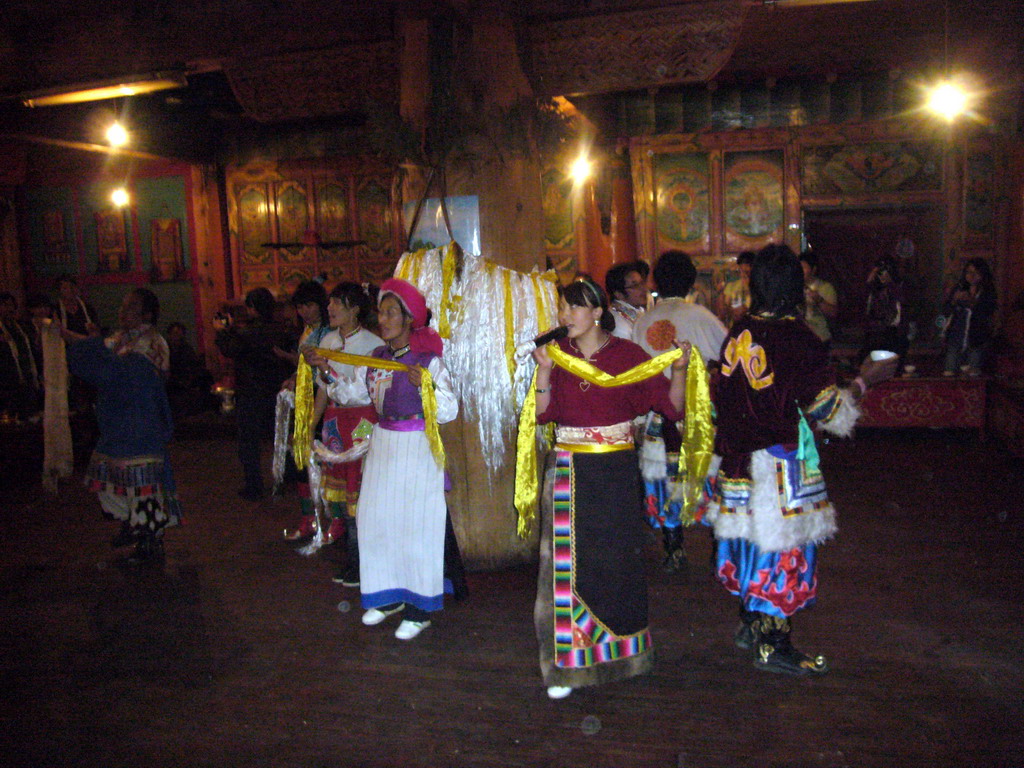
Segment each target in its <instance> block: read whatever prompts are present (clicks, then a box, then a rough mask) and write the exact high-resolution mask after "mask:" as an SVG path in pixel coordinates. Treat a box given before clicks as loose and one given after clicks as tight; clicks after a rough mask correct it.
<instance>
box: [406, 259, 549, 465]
mask: <svg viewBox="0 0 1024 768" xmlns="http://www.w3.org/2000/svg"><path fill="white" fill-rule="evenodd" d="M443 255H444V249H441V248H437V249H432V250H429V251H426V252H423V253H406V254H404V255H403V256H402V259H401V260H400V261H399V263H398V267H397V268H396V270H395V274H396V275H398V276H400V277H404V279H407V280H408V281H409V282H411V283H413V284H414V285H415V286H416V287H417V288H418V289H419V290H420V292H421V293H423V295H424V297H425V298H426V300H427V306H429V307H430V310H431V313H432V315H433V317H432V320H431V325H432V326H433V327H434V328H435V329H436V328H437V327H438V320H439V317H440V307H441V300H442V294H443V284H442V271H441V267H442V259H443ZM506 274H508V275H509V276H510V281H511V286H510V287H511V294H512V310H513V312H512V317H513V328H514V341H515V344H517V345H518V344H520V343H522V342H524V341H527V340H529V339H533V338H535V337H536V336H537V335H538V334H539V333H541V332H543V331H545V330H547V329H549V328H551V327H553V326H554V325H555V323H556V315H557V301H558V299H557V290H556V285H555V283H554V282H552V280H549V279H547V277H548V276H544V277H541V274H542V273H540V272H538V271H537V270H534V271H533V272H530V273H528V274H526V273H522V272H516V271H515V270H510V269H507V268H506V267H502V266H499V265H497V264H494V263H491V262H489V261H487V260H486V259H483V258H481V257H480V256H478V255H473V254H468V253H467V254H465V256H464V258H463V266H462V276H461V279H460V278H458V277H457V278H456V279H455V281H454V283H453V285H452V288H451V294H452V298H451V302H450V304H451V311H450V313H449V323H450V326H451V332H452V333H451V338H450V339H445V351H444V362H445V365H446V366H447V367H448V369H449V370H450V371H451V373H452V380H453V382H454V386H455V392H456V394H457V395H458V397H459V400H460V402H461V403H462V406H463V413H464V415H465V417H466V418H467V419H469V420H475V421H476V422H477V425H478V429H479V433H480V443H481V446H482V449H483V454H484V455H483V458H484V462H485V464H486V465H487V469H488V474H489V477H488V480H489V481H493V479H494V478H495V476H496V475H497V472H498V470H499V469H500V468H501V466H502V465H503V464H504V463H505V460H506V455H507V453H508V450H509V448H510V446H513V443H512V437H513V435H514V433H515V429H516V426H517V423H518V413H519V409H520V408H521V406H522V402H523V399H524V398H525V397H526V392H527V389H528V388H529V384H530V379H531V378H532V376H533V369H534V368H535V364H534V362H533V358H532V357H530V356H527V357H526V358H525V359H524V360H518V361H516V362H517V365H516V368H515V371H514V374H513V375H512V376H510V375H509V369H508V362H507V358H506V354H505V346H506V332H505V275H506ZM538 288H539V290H540V291H541V293H542V295H543V308H544V311H543V314H544V316H543V317H539V318H538V316H537V315H538V311H537V306H538V301H537V290H538Z"/></svg>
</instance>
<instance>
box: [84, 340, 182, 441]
mask: <svg viewBox="0 0 1024 768" xmlns="http://www.w3.org/2000/svg"><path fill="white" fill-rule="evenodd" d="M68 367H69V368H70V370H71V372H72V373H74V374H75V375H76V376H79V377H81V378H82V379H85V380H86V381H87V382H89V383H90V384H92V385H93V386H95V387H96V389H97V397H96V420H97V421H98V422H99V427H100V439H99V442H98V443H97V444H96V450H97V451H98V452H99V453H105V454H107V455H108V456H115V457H118V458H126V457H129V456H143V455H147V454H163V453H164V451H165V449H166V446H167V443H168V442H170V439H171V434H172V433H173V431H174V423H173V421H172V420H171V408H170V405H168V402H167V392H166V391H165V389H164V381H163V378H162V377H161V375H160V372H159V371H158V370H157V369H156V367H155V366H154V365H153V364H152V363H151V362H150V361H149V360H147V359H146V358H145V357H144V356H143V355H140V354H136V353H130V354H127V355H123V356H119V355H115V354H114V353H113V352H112V351H111V350H109V349H107V347H106V345H105V344H104V343H103V339H102V338H99V337H96V338H90V339H84V340H83V341H77V342H74V343H72V344H69V345H68Z"/></svg>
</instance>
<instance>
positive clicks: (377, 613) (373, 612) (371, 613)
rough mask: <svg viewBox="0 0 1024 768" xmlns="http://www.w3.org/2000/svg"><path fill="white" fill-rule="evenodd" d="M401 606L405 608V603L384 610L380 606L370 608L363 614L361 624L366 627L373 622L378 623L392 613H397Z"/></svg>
mask: <svg viewBox="0 0 1024 768" xmlns="http://www.w3.org/2000/svg"><path fill="white" fill-rule="evenodd" d="M403 608H405V603H399V604H398V607H397V608H388V609H385V610H382V609H380V608H371V609H370V610H368V611H367V612H366V613H364V614H363V624H365V625H366V626H368V627H372V626H373V625H374V624H380V623H381V622H382V621H384V619H386V618H387V617H388V616H390V615H391V614H392V613H398V612H399V611H401V610H402V609H403Z"/></svg>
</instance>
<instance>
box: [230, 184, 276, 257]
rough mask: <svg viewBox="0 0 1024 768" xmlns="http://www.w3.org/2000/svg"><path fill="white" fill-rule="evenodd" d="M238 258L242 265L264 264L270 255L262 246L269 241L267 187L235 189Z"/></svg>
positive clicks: (237, 187) (255, 186)
mask: <svg viewBox="0 0 1024 768" xmlns="http://www.w3.org/2000/svg"><path fill="white" fill-rule="evenodd" d="M235 200H236V203H237V206H236V207H237V210H238V225H237V226H238V243H239V246H240V249H239V257H240V259H239V260H240V261H241V263H242V264H265V263H267V262H268V261H270V260H271V258H272V257H271V255H270V253H269V252H268V251H267V249H266V248H264V246H263V244H264V243H266V242H268V241H269V240H270V239H271V235H270V216H269V211H270V206H269V205H268V192H267V185H266V184H262V183H257V184H247V185H245V186H236V187H235Z"/></svg>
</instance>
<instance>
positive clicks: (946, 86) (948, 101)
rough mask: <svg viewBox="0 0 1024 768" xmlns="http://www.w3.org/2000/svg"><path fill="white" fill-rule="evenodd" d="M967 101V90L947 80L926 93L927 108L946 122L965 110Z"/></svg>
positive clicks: (951, 120)
mask: <svg viewBox="0 0 1024 768" xmlns="http://www.w3.org/2000/svg"><path fill="white" fill-rule="evenodd" d="M967 102H968V96H967V92H966V91H965V90H964V89H963V88H961V87H960V86H959V85H957V84H956V83H952V82H949V81H948V80H947V81H945V82H942V83H939V84H938V85H936V86H935V87H934V88H932V90H931V92H930V93H929V94H928V109H929V110H931V111H932V112H934V113H935V114H936V115H938V116H939V117H941V118H943V119H944V120H947V121H948V122H953V121H954V120H955V119H956V118H957V117H959V116H960V115H962V114H963V113H964V112H966V111H967Z"/></svg>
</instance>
